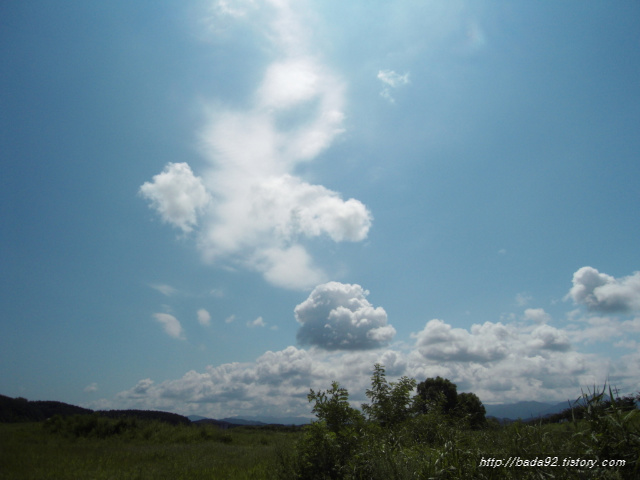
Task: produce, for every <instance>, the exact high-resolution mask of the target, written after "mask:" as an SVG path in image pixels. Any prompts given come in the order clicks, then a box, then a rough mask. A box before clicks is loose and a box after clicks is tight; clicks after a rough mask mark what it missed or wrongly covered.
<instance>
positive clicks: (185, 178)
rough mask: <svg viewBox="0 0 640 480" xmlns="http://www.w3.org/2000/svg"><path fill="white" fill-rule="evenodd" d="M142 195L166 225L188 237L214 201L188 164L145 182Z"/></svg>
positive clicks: (172, 167) (174, 165)
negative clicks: (205, 209)
mask: <svg viewBox="0 0 640 480" xmlns="http://www.w3.org/2000/svg"><path fill="white" fill-rule="evenodd" d="M140 194H141V195H142V196H143V197H144V198H146V199H147V200H148V201H149V202H150V203H151V207H152V208H154V209H156V210H157V211H158V213H159V214H160V217H161V218H162V220H163V221H165V222H167V223H171V224H173V225H174V226H176V227H178V228H180V229H182V231H183V232H185V233H188V232H191V231H192V230H193V227H194V226H196V225H197V223H198V219H197V215H198V213H199V212H200V211H201V210H202V209H203V208H204V207H205V206H206V205H207V204H208V203H209V201H210V200H211V198H210V196H209V194H208V193H207V191H206V189H205V187H204V185H203V184H202V179H200V178H199V177H196V176H194V175H193V172H192V171H191V168H190V167H189V165H187V164H186V163H169V164H167V166H166V167H165V169H164V171H163V172H162V173H159V174H158V175H155V176H154V177H153V182H145V183H144V184H143V185H142V186H141V187H140Z"/></svg>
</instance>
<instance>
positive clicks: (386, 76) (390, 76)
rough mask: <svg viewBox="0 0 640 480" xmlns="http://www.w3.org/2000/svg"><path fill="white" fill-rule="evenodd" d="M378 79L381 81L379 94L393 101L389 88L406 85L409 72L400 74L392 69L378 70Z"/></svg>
mask: <svg viewBox="0 0 640 480" xmlns="http://www.w3.org/2000/svg"><path fill="white" fill-rule="evenodd" d="M378 80H380V81H381V82H382V83H383V88H382V90H381V91H380V96H381V97H382V98H384V99H385V100H387V101H388V102H390V103H395V99H394V98H393V96H392V95H391V89H395V88H398V87H401V86H403V85H407V84H408V83H409V73H405V74H403V75H400V74H399V73H396V72H394V71H393V70H380V71H379V72H378Z"/></svg>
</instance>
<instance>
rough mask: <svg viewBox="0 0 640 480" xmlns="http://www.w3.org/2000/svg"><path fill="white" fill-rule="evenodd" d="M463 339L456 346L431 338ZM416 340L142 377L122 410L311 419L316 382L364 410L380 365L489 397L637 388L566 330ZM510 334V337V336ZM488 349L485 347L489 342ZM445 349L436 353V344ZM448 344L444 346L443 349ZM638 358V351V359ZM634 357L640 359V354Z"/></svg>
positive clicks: (497, 327)
mask: <svg viewBox="0 0 640 480" xmlns="http://www.w3.org/2000/svg"><path fill="white" fill-rule="evenodd" d="M433 337H438V338H439V339H443V338H445V337H453V339H454V346H453V347H452V348H453V350H452V351H446V350H444V351H443V350H441V349H442V345H440V346H439V347H438V346H437V345H438V344H437V342H432V343H430V340H433ZM413 338H414V339H415V343H414V344H413V345H404V346H400V347H396V348H394V349H385V348H378V349H372V350H326V349H322V348H312V349H309V350H305V349H302V348H298V347H294V346H289V347H287V348H285V349H283V350H280V351H268V352H266V353H264V354H263V355H261V356H259V357H258V358H257V359H256V360H255V361H252V362H245V363H226V364H222V365H218V366H209V367H207V368H206V369H205V370H204V371H203V372H196V371H189V372H187V373H185V374H184V375H183V376H182V377H181V378H178V379H172V380H165V381H163V382H160V383H157V384H156V383H154V382H153V381H151V380H150V379H144V380H141V381H140V382H138V384H136V385H135V386H133V387H132V388H131V389H129V390H126V391H124V392H121V393H120V394H119V395H118V397H117V401H118V406H119V408H124V407H126V408H144V409H151V408H153V409H170V410H171V411H177V412H181V413H183V414H191V413H198V414H200V415H203V414H204V415H209V416H212V417H214V418H215V417H216V416H217V417H221V416H231V415H242V414H247V415H251V414H257V413H262V414H265V415H307V416H309V415H310V409H311V407H310V406H309V403H308V401H307V398H306V395H307V394H308V392H309V389H310V388H313V389H316V390H317V389H326V388H328V387H329V386H330V384H331V382H332V381H334V380H335V381H338V382H339V383H340V384H341V385H342V386H344V387H346V388H347V389H348V390H349V393H350V401H351V402H352V403H353V405H354V406H359V404H360V403H361V402H366V401H367V399H366V398H365V395H364V393H365V391H366V389H367V388H368V387H369V386H370V377H371V372H372V368H373V365H374V364H375V363H381V364H382V365H384V366H385V367H386V371H387V376H388V378H389V380H391V381H393V380H395V379H397V378H398V377H400V376H402V375H407V376H409V377H412V378H415V379H417V380H418V381H422V380H424V379H426V378H429V377H435V376H437V375H440V376H443V377H445V378H449V379H450V380H451V381H453V382H454V383H456V384H457V385H458V390H459V391H472V392H474V393H476V394H477V395H478V396H479V397H480V399H481V400H482V401H484V402H487V403H491V402H509V401H518V400H531V399H537V400H557V401H561V400H566V399H568V398H575V397H576V396H577V395H579V394H580V388H581V387H584V386H585V385H593V384H594V383H595V384H598V383H602V382H603V381H604V380H606V379H607V378H608V376H609V378H611V377H612V376H616V378H619V379H620V381H621V382H622V381H623V382H625V383H629V384H633V385H637V381H638V380H639V379H640V377H639V376H638V371H637V370H633V369H631V368H628V366H626V365H625V363H624V361H622V360H621V362H619V363H613V362H610V361H607V360H605V359H603V358H602V357H599V356H598V355H594V354H585V353H580V352H577V351H575V350H574V349H572V348H571V347H570V345H569V343H568V340H567V336H566V333H565V332H564V331H562V330H560V329H555V328H553V327H550V326H549V325H539V326H536V327H534V329H533V330H532V329H531V328H530V326H528V325H526V324H510V325H502V324H500V323H495V324H492V323H491V322H486V323H485V324H483V325H474V326H472V327H471V328H470V329H463V328H455V327H453V326H451V325H449V324H447V323H445V322H444V321H441V320H437V321H434V320H432V321H429V322H427V323H426V324H425V326H424V328H423V329H422V330H421V331H419V332H416V333H414V334H413ZM506 339H508V341H507V340H506ZM483 341H484V342H485V343H486V345H481V344H480V343H481V342H483ZM434 344H435V345H436V346H437V347H436V350H435V352H434V351H432V350H430V348H431V346H432V345H434ZM438 348H440V350H438ZM632 356H633V355H632ZM633 361H635V362H636V364H637V355H636V357H634V359H633Z"/></svg>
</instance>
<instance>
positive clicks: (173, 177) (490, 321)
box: [0, 0, 640, 417]
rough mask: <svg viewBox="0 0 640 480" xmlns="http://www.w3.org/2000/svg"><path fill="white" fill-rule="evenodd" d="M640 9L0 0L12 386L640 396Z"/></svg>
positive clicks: (90, 401)
mask: <svg viewBox="0 0 640 480" xmlns="http://www.w3.org/2000/svg"><path fill="white" fill-rule="evenodd" d="M639 15H640V5H638V3H637V2H632V1H627V2H623V1H621V2H615V3H613V4H612V3H608V4H604V3H603V2H595V1H594V2H580V5H579V6H578V4H577V3H573V2H509V3H505V2H491V1H485V2H480V1H473V2H466V1H450V2H431V1H417V0H416V1H406V2H400V3H399V2H395V3H393V2H377V1H376V2H370V1H366V2H365V1H364V0H362V1H361V0H354V1H352V2H338V1H322V2H320V1H312V0H308V1H300V2H294V1H290V0H238V1H233V0H226V1H224V0H218V1H214V0H212V1H201V0H197V1H190V2H156V1H153V2H151V1H143V0H141V1H136V2H120V1H113V2H109V3H108V4H99V3H95V2H80V3H78V2H68V1H56V2H53V1H34V2H4V3H3V4H2V6H0V22H1V28H0V65H1V66H0V69H1V74H0V87H1V90H0V91H1V94H0V122H1V124H0V132H1V135H0V157H1V159H2V165H3V175H2V176H1V178H0V205H1V207H2V210H1V212H2V220H3V221H2V224H3V228H2V229H1V233H0V242H1V245H0V247H1V248H0V251H1V253H0V262H1V263H0V275H1V279H2V288H1V289H0V300H1V305H2V317H1V319H0V361H1V363H2V365H3V368H2V371H3V373H2V375H1V376H0V393H2V394H4V395H9V396H23V397H26V398H29V399H34V400H35V399H52V400H60V401H65V402H69V403H74V404H79V405H84V406H88V407H92V408H145V409H163V410H169V411H174V412H177V413H182V414H201V415H209V416H214V417H225V416H233V415H239V416H242V415H257V414H268V415H309V413H310V409H309V405H308V404H307V401H306V394H307V393H308V391H309V388H314V389H318V388H326V387H328V386H329V385H330V382H331V381H332V380H337V381H339V382H340V383H341V384H342V385H344V386H346V387H347V388H348V389H349V391H350V392H351V394H352V399H353V400H354V401H355V402H356V403H357V402H360V401H364V400H365V398H364V396H363V394H364V391H365V389H366V386H367V385H368V382H369V378H370V375H371V371H372V367H373V364H374V363H375V362H380V363H383V364H384V365H385V366H386V367H387V373H388V375H389V377H390V378H392V379H393V378H397V377H399V376H401V375H408V376H410V377H414V378H416V379H417V380H418V381H421V380H424V379H425V378H427V377H432V376H436V375H441V376H445V377H447V378H449V379H451V380H452V381H454V382H455V383H457V384H458V388H459V390H460V391H472V392H474V393H476V394H477V395H478V396H479V397H480V398H481V400H483V401H484V402H486V403H500V402H511V401H517V400H528V399H533V400H541V401H545V400H547V401H561V400H565V399H567V398H575V397H577V396H578V395H579V394H580V389H581V388H587V387H592V386H593V385H594V384H596V385H602V384H603V382H605V381H610V382H611V383H612V384H614V385H616V386H617V387H618V388H619V389H620V390H621V391H622V392H626V393H633V392H637V391H638V390H639V383H640V374H638V372H640V355H639V354H638V344H639V342H640V336H639V333H640V273H637V272H638V270H640V249H639V248H638V238H640V227H639V224H638V215H637V212H638V211H640V188H639V183H640V162H638V152H639V151H640V135H638V125H640V31H639V30H638V28H637V22H636V19H637V18H638V16H639Z"/></svg>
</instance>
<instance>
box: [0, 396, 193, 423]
mask: <svg viewBox="0 0 640 480" xmlns="http://www.w3.org/2000/svg"><path fill="white" fill-rule="evenodd" d="M75 415H96V416H100V417H105V418H111V419H124V418H136V419H139V420H158V421H160V422H164V423H169V424H171V425H181V424H182V425H189V424H191V421H190V420H189V419H188V418H187V417H184V416H182V415H178V414H177V413H170V412H161V411H155V410H98V411H94V410H91V409H88V408H82V407H77V406H75V405H69V404H68V403H63V402H55V401H41V400H37V401H29V400H27V399H26V398H22V397H18V398H11V397H7V396H5V395H0V422H4V423H17V422H42V421H44V420H47V419H50V418H52V417H55V416H60V417H70V416H75Z"/></svg>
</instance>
